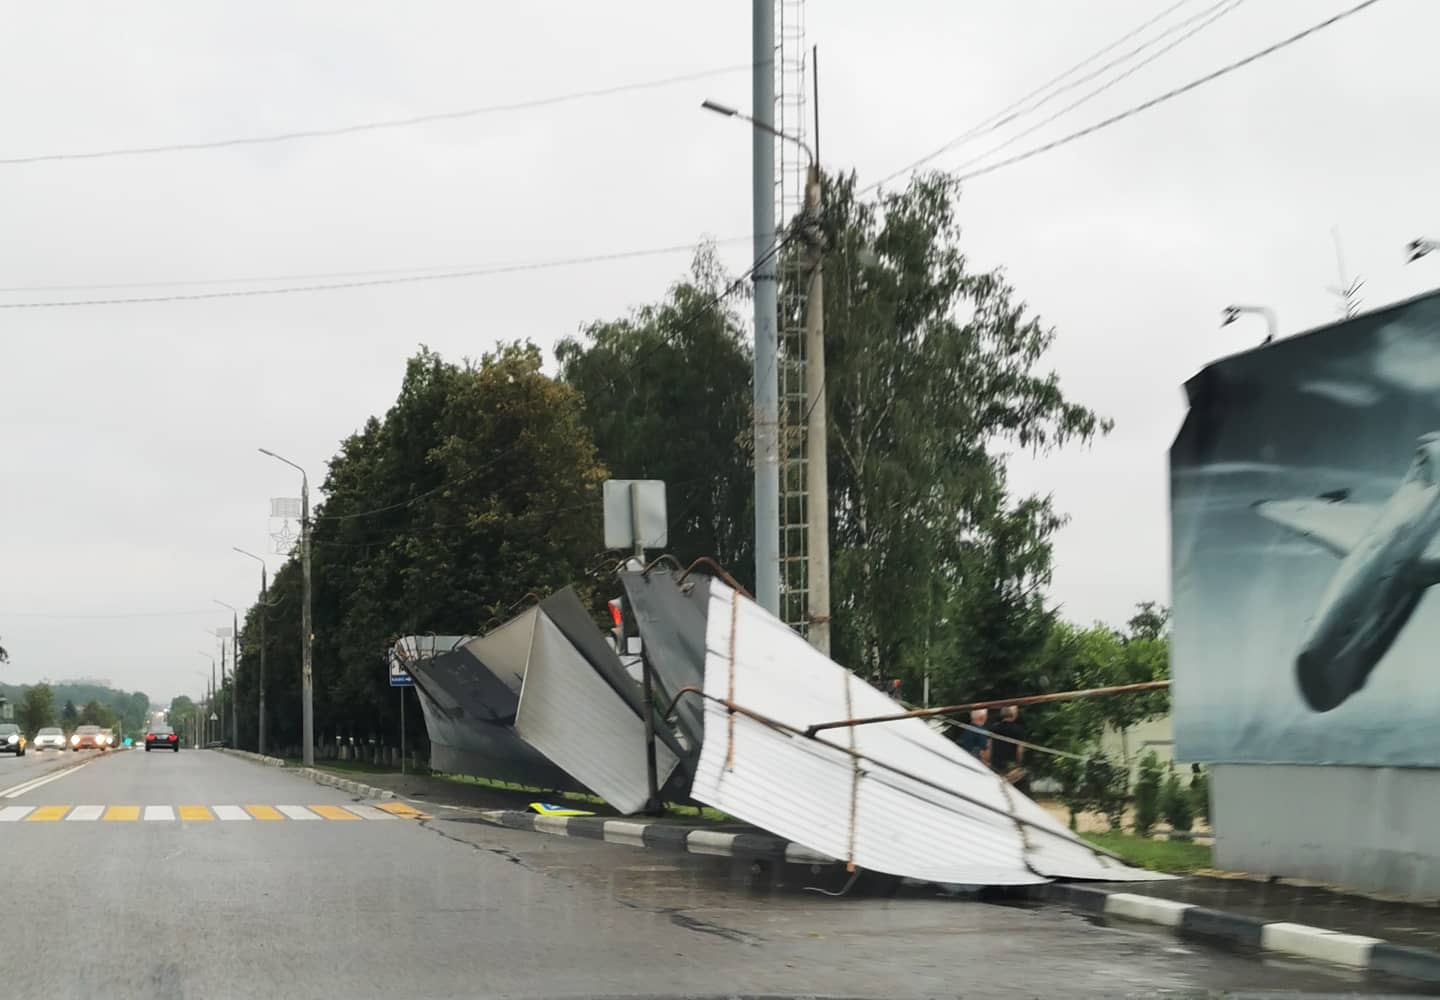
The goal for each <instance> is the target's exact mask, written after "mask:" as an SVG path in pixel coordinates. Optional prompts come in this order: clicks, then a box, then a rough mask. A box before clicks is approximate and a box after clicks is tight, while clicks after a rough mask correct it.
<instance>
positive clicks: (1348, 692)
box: [1170, 293, 1440, 767]
mask: <svg viewBox="0 0 1440 1000" xmlns="http://www.w3.org/2000/svg"><path fill="white" fill-rule="evenodd" d="M1185 389H1186V394H1187V396H1188V399H1189V403H1190V412H1189V414H1188V415H1187V417H1186V419H1185V422H1184V424H1183V426H1182V427H1181V429H1180V433H1179V434H1178V435H1177V436H1176V439H1175V443H1174V444H1173V445H1172V447H1171V449H1170V503H1171V511H1170V513H1171V572H1172V601H1173V605H1174V632H1173V636H1172V651H1171V656H1172V675H1173V678H1174V704H1175V741H1176V747H1175V749H1176V757H1178V758H1179V759H1182V760H1187V761H1211V762H1232V763H1239V762H1248V763H1295V764H1322V763H1335V764H1356V765H1386V766H1427V767H1435V766H1440V726H1437V725H1436V724H1435V722H1434V720H1435V719H1437V718H1440V595H1437V594H1435V593H1431V591H1430V589H1429V588H1430V587H1431V585H1432V584H1434V583H1440V293H1431V294H1429V295H1426V296H1422V297H1420V298H1417V299H1412V300H1410V301H1408V302H1404V303H1401V304H1399V305H1396V306H1392V307H1390V308H1387V309H1383V310H1379V311H1376V312H1373V313H1369V314H1366V315H1364V316H1360V317H1357V318H1355V319H1351V320H1346V321H1344V322H1341V323H1336V324H1334V325H1332V326H1328V327H1323V328H1321V329H1318V330H1314V331H1311V332H1310V333H1307V334H1303V335H1301V336H1296V337H1291V338H1289V339H1286V340H1282V341H1278V342H1276V343H1273V344H1269V345H1266V346H1264V347H1261V348H1257V349H1256V350H1253V351H1249V352H1246V353H1243V354H1238V355H1235V356H1232V357H1228V358H1225V359H1223V360H1220V361H1217V362H1215V363H1214V364H1212V365H1210V366H1209V367H1207V368H1206V369H1205V370H1204V371H1202V372H1200V373H1199V374H1198V375H1196V376H1195V377H1194V378H1193V379H1191V380H1190V381H1189V382H1188V383H1187V384H1186V387H1185Z"/></svg>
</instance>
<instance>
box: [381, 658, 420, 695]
mask: <svg viewBox="0 0 1440 1000" xmlns="http://www.w3.org/2000/svg"><path fill="white" fill-rule="evenodd" d="M385 659H386V662H387V663H388V666H389V670H390V686H391V687H392V688H408V687H414V686H415V678H414V677H412V676H410V671H408V670H406V669H405V665H404V664H403V663H401V662H400V657H398V656H396V655H395V650H393V649H392V650H390V652H389V654H388V655H387V656H386V657H385Z"/></svg>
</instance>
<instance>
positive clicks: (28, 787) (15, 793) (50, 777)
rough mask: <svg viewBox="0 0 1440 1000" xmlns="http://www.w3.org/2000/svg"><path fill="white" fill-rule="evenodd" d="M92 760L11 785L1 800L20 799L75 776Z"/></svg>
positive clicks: (2, 792)
mask: <svg viewBox="0 0 1440 1000" xmlns="http://www.w3.org/2000/svg"><path fill="white" fill-rule="evenodd" d="M96 759H98V758H94V757H92V758H90V760H96ZM90 760H83V761H81V762H80V763H78V764H76V765H75V766H74V767H67V768H66V769H65V770H63V771H56V772H55V773H54V774H45V775H41V776H40V777H38V778H31V779H30V780H29V781H22V782H20V784H18V785H11V786H10V787H9V788H7V789H5V790H4V791H0V798H7V799H14V798H19V797H20V796H21V795H24V794H25V793H26V792H29V791H33V790H34V789H36V788H39V787H40V786H41V785H48V784H50V782H52V781H59V780H60V779H61V778H63V777H65V775H67V774H74V773H75V772H76V771H78V770H80V769H81V768H82V767H84V766H85V765H86V764H88V763H90Z"/></svg>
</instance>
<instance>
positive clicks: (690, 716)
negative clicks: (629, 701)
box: [620, 569, 706, 767]
mask: <svg viewBox="0 0 1440 1000" xmlns="http://www.w3.org/2000/svg"><path fill="white" fill-rule="evenodd" d="M620 585H621V586H622V587H624V589H625V597H626V599H627V602H628V604H629V606H630V610H631V613H632V614H633V615H634V616H635V621H636V624H637V625H638V626H639V631H640V639H641V642H642V643H643V645H644V648H645V655H646V656H647V657H648V658H649V660H650V664H651V666H652V668H653V680H654V684H655V688H656V693H657V696H658V697H657V700H658V702H659V703H660V704H661V705H668V704H670V702H671V700H672V699H673V698H674V697H675V694H676V692H677V691H679V690H680V689H681V688H685V687H699V686H700V685H701V684H702V683H704V679H705V607H706V605H705V603H704V602H703V600H694V599H692V597H691V596H690V595H687V594H685V593H684V592H683V591H682V590H681V589H680V587H679V585H678V584H677V583H676V581H675V577H674V575H673V574H671V573H668V572H666V571H664V570H659V569H656V570H652V571H650V572H649V573H621V574H620ZM675 720H676V725H677V728H679V730H680V732H681V733H682V734H683V735H684V737H685V742H686V744H687V745H688V747H689V748H690V749H691V753H690V755H689V756H690V757H691V758H693V757H694V756H695V755H696V754H698V752H699V748H700V740H701V737H702V736H703V735H704V722H703V721H702V719H701V706H700V699H698V698H682V699H680V701H679V702H677V703H676V705H675ZM692 767H693V764H692Z"/></svg>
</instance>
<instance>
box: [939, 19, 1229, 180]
mask: <svg viewBox="0 0 1440 1000" xmlns="http://www.w3.org/2000/svg"><path fill="white" fill-rule="evenodd" d="M1244 2H1245V0H1222V2H1220V3H1217V4H1215V5H1214V6H1213V7H1210V8H1207V9H1206V10H1205V11H1202V12H1201V13H1202V15H1204V14H1210V15H1211V16H1210V17H1208V18H1206V19H1205V20H1203V21H1200V22H1199V23H1198V24H1195V25H1194V27H1192V28H1191V29H1190V30H1189V31H1187V32H1185V33H1184V34H1183V35H1181V36H1180V37H1179V38H1176V39H1175V40H1174V41H1172V42H1171V43H1170V44H1169V45H1166V46H1165V47H1163V48H1161V49H1160V50H1159V51H1157V52H1154V53H1152V54H1151V55H1150V56H1148V57H1146V58H1145V59H1142V60H1141V61H1140V62H1138V63H1135V64H1134V65H1133V66H1130V67H1128V68H1127V69H1125V70H1124V71H1122V72H1120V73H1117V74H1116V75H1115V76H1113V77H1111V78H1110V79H1109V80H1106V81H1105V82H1104V83H1102V84H1101V85H1100V86H1098V87H1096V88H1095V89H1094V90H1092V91H1090V92H1089V93H1087V94H1085V95H1084V96H1083V97H1081V98H1079V99H1077V100H1074V101H1071V102H1070V103H1069V104H1067V105H1065V106H1064V107H1063V108H1061V109H1060V110H1058V111H1056V112H1054V113H1053V114H1051V115H1049V116H1048V117H1046V118H1043V119H1041V120H1040V121H1038V122H1035V123H1034V124H1033V125H1030V126H1028V127H1026V128H1024V129H1022V130H1021V131H1019V132H1016V133H1015V134H1014V135H1012V136H1010V137H1009V138H1008V139H1006V140H1005V141H1004V142H1002V143H1000V144H999V145H996V146H993V147H991V148H990V149H987V150H986V151H985V152H983V153H981V154H980V155H978V156H973V157H971V158H970V159H968V160H966V161H964V162H963V163H961V164H960V165H959V166H958V167H955V168H954V169H956V170H964V169H965V168H966V167H970V166H973V165H974V164H976V163H980V162H982V161H984V160H986V159H989V158H990V157H991V156H993V155H994V154H996V153H998V152H1000V150H1002V149H1008V148H1009V147H1011V146H1013V145H1015V143H1017V142H1019V141H1020V140H1021V139H1023V138H1025V137H1026V136H1027V135H1033V134H1034V133H1036V132H1038V131H1039V130H1040V129H1042V128H1044V127H1045V126H1046V125H1049V124H1051V123H1052V122H1054V121H1056V120H1057V119H1059V118H1063V117H1064V116H1065V115H1067V114H1069V113H1070V112H1072V111H1074V110H1075V109H1076V108H1078V107H1080V106H1081V105H1083V104H1088V103H1089V102H1090V101H1092V100H1094V99H1095V98H1097V97H1099V96H1100V95H1101V94H1103V93H1105V92H1106V91H1107V90H1110V89H1111V88H1112V87H1114V86H1115V85H1116V84H1118V83H1120V82H1121V81H1123V80H1127V79H1129V78H1130V77H1132V76H1134V75H1135V74H1136V73H1138V72H1140V70H1142V69H1144V68H1145V67H1146V66H1148V65H1150V64H1151V63H1153V62H1154V61H1155V60H1157V59H1159V58H1160V57H1161V56H1163V55H1165V53H1167V52H1169V51H1170V50H1171V49H1173V48H1175V47H1176V46H1178V45H1181V44H1183V43H1184V42H1186V41H1188V40H1189V39H1191V38H1193V37H1194V36H1195V35H1197V34H1199V33H1200V32H1201V31H1204V30H1205V29H1206V28H1208V27H1209V26H1210V25H1212V24H1214V23H1215V22H1216V21H1218V20H1220V19H1221V18H1222V17H1224V16H1225V15H1226V14H1230V13H1233V12H1234V11H1235V10H1236V9H1237V8H1239V7H1240V5H1241V4H1243V3H1244ZM1186 23H1189V22H1186Z"/></svg>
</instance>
